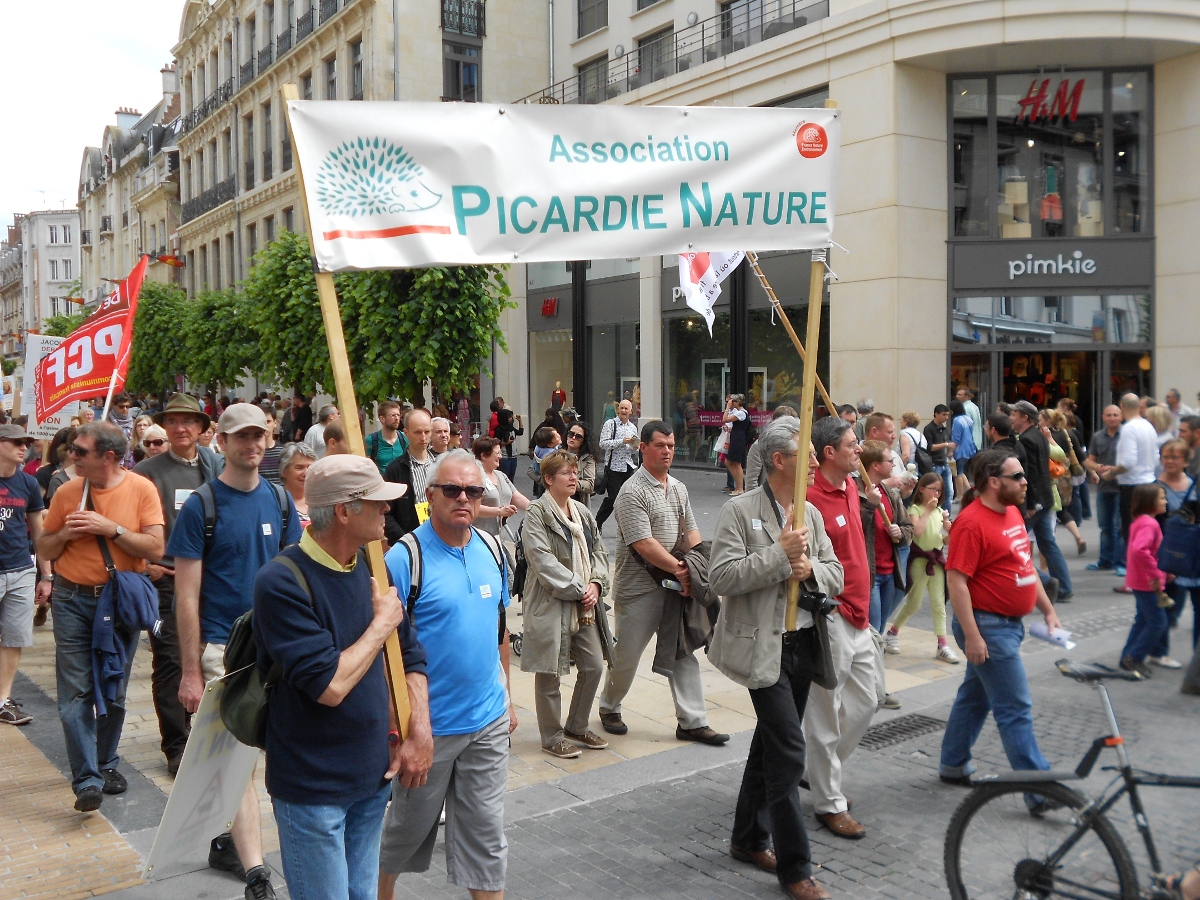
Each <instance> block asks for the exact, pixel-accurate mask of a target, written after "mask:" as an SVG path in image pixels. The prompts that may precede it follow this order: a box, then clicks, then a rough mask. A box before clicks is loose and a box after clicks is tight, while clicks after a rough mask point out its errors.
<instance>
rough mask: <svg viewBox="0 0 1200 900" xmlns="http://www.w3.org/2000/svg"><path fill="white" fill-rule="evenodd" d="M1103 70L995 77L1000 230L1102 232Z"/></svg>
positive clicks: (1011, 234)
mask: <svg viewBox="0 0 1200 900" xmlns="http://www.w3.org/2000/svg"><path fill="white" fill-rule="evenodd" d="M1103 86H1104V76H1103V74H1102V73H1101V72H1093V71H1087V72H1060V73H1056V74H1049V73H1036V72H1035V73H1024V74H1017V75H1000V76H998V77H997V78H996V133H997V148H996V165H997V169H996V175H997V191H998V197H997V208H996V220H997V224H998V225H999V227H1000V236H1001V237H1004V238H1029V237H1097V236H1100V235H1103V234H1104V211H1103V208H1104V198H1103V196H1102V195H1101V188H1102V181H1103V179H1102V177H1101V173H1102V171H1103V163H1104V140H1103V139H1104V90H1103Z"/></svg>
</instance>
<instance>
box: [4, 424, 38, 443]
mask: <svg viewBox="0 0 1200 900" xmlns="http://www.w3.org/2000/svg"><path fill="white" fill-rule="evenodd" d="M33 439H34V438H33V435H32V434H29V433H28V432H26V431H25V429H24V428H22V427H21V426H20V425H0V441H29V442H30V443H32V442H33Z"/></svg>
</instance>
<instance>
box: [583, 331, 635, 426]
mask: <svg viewBox="0 0 1200 900" xmlns="http://www.w3.org/2000/svg"><path fill="white" fill-rule="evenodd" d="M640 334H641V326H640V325H638V324H637V323H636V322H626V323H623V324H618V325H593V326H591V327H589V328H588V342H589V345H588V359H589V360H591V366H592V377H591V392H592V393H591V403H590V404H589V405H588V412H589V421H590V422H591V423H593V425H594V429H593V430H595V429H598V428H599V427H600V426H601V425H602V424H603V423H604V422H605V421H606V420H608V419H611V418H613V416H615V415H616V414H617V404H618V403H619V402H620V401H621V400H622V399H623V398H625V397H626V396H628V398H629V400H630V401H631V402H632V403H633V415H634V417H635V418H636V417H638V416H640V415H641V405H642V388H641V384H642V381H641V376H640V374H639V373H640V372H641V355H640V354H639V352H638V344H639V343H640Z"/></svg>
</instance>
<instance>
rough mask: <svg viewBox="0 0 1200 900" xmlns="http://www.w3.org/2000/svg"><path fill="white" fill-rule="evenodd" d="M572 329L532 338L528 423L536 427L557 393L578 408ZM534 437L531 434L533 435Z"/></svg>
mask: <svg viewBox="0 0 1200 900" xmlns="http://www.w3.org/2000/svg"><path fill="white" fill-rule="evenodd" d="M572 350H573V344H572V341H571V329H569V328H561V329H555V330H553V331H535V332H532V333H531V334H530V335H529V392H530V401H529V402H530V406H531V408H530V410H529V413H528V416H527V421H529V422H531V423H532V424H534V425H536V424H537V423H538V422H540V421H541V420H542V414H543V413H544V412H545V411H546V409H547V408H549V407H550V406H551V404H552V403H553V395H554V392H555V391H556V390H559V389H561V390H563V391H565V392H566V395H567V402H566V403H565V404H564V405H565V406H574V405H575V394H574V391H575V388H574V375H573V374H572V368H571V367H572V365H573V363H574V354H573V353H572ZM530 437H532V435H530Z"/></svg>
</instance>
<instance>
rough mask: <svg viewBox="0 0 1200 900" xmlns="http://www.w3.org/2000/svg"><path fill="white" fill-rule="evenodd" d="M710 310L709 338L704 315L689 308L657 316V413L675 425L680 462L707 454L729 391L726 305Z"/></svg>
mask: <svg viewBox="0 0 1200 900" xmlns="http://www.w3.org/2000/svg"><path fill="white" fill-rule="evenodd" d="M716 313H717V318H716V320H715V321H714V322H713V333H712V337H709V335H708V326H707V325H706V324H705V322H704V318H703V317H702V316H699V315H696V314H695V313H691V314H682V313H671V314H668V315H667V316H666V317H665V318H664V319H663V347H662V352H663V416H664V417H665V418H666V419H667V420H668V421H670V422H672V423H673V424H674V426H675V442H676V446H677V447H678V448H679V449H678V450H677V451H676V459H677V460H679V461H680V462H684V461H687V462H703V461H706V460H708V459H709V458H710V456H711V453H712V445H713V441H714V440H715V439H716V437H717V435H718V433H719V432H720V430H721V415H722V410H723V409H724V407H725V396H726V394H728V393H729V392H730V391H731V390H732V384H731V382H730V373H729V307H728V306H725V307H723V308H722V307H717V310H716ZM689 423H691V427H690V428H689V427H688V426H689Z"/></svg>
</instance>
